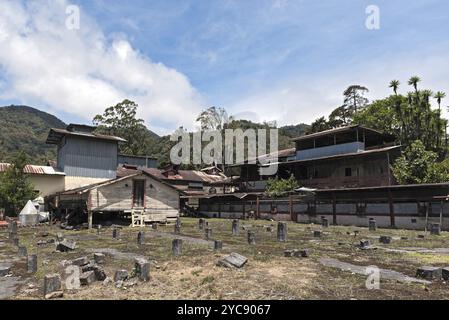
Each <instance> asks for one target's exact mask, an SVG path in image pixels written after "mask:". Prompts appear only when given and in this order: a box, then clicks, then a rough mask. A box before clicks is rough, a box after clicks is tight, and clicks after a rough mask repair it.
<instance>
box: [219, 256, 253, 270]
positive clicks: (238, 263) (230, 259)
mask: <svg viewBox="0 0 449 320" xmlns="http://www.w3.org/2000/svg"><path fill="white" fill-rule="evenodd" d="M247 261H248V258H247V257H245V256H242V255H241V254H238V253H235V252H232V253H231V254H230V255H228V256H226V257H224V258H223V259H220V260H218V261H217V266H222V267H226V268H242V267H243V266H244V265H245V264H246V262H247Z"/></svg>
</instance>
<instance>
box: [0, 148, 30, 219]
mask: <svg viewBox="0 0 449 320" xmlns="http://www.w3.org/2000/svg"><path fill="white" fill-rule="evenodd" d="M27 160H28V159H27V156H26V155H25V153H24V152H19V153H18V154H17V155H15V157H14V158H13V161H12V163H11V165H10V166H9V167H8V168H7V170H6V171H5V172H4V173H3V174H0V207H2V208H5V209H6V213H7V214H9V215H13V216H16V215H18V214H19V212H20V210H21V209H22V208H23V207H24V206H25V204H26V203H27V201H28V200H33V199H34V198H35V197H36V196H37V194H36V192H35V191H34V187H33V185H32V184H31V182H30V181H29V180H28V177H27V175H26V174H25V173H24V170H23V169H24V168H25V165H26V164H27Z"/></svg>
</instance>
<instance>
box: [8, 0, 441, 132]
mask: <svg viewBox="0 0 449 320" xmlns="http://www.w3.org/2000/svg"><path fill="white" fill-rule="evenodd" d="M370 5H375V6H376V7H377V8H378V9H379V28H375V29H372V28H367V26H366V21H367V19H368V21H372V20H370V18H371V17H372V16H371V15H372V11H368V12H367V11H366V10H367V7H369V6H370ZM74 8H75V9H74ZM77 9H79V24H77V21H78V20H77V18H76V17H77V15H76V12H75V11H76V10H77ZM74 10H75V11H74ZM448 21H449V2H448V1H446V0H415V1H411V0H396V1H391V0H384V1H381V0H370V1H364V0H322V1H315V0H245V1H240V0H235V1H234V0H220V1H218V0H182V1H181V0H180V1H177V0H170V1H167V0H128V1H122V0H89V1H82V0H73V1H67V0H52V1H51V0H39V1H20V0H0V105H10V104H25V105H30V106H33V107H37V108H38V109H41V110H43V111H47V112H50V113H53V114H55V115H57V116H58V117H60V118H61V119H62V120H63V121H65V122H78V123H90V122H91V120H92V118H93V116H94V115H96V114H98V113H102V111H103V110H104V109H105V108H107V107H109V106H111V105H115V104H116V103H118V102H120V101H122V100H123V99H125V98H128V99H131V100H133V101H135V102H136V103H138V104H139V116H140V117H141V118H143V119H144V120H145V123H146V125H147V126H148V127H149V128H150V129H151V130H153V131H155V132H156V133H159V134H167V133H170V132H172V131H173V130H175V129H176V128H178V127H179V126H184V127H185V128H189V129H193V128H194V127H195V126H196V124H195V119H196V117H197V115H198V114H199V113H200V112H201V110H203V109H205V108H207V107H210V106H217V107H223V108H225V109H226V110H227V111H228V113H229V114H231V115H234V116H236V117H237V118H245V119H249V120H253V121H273V120H275V121H277V123H278V124H279V125H289V124H298V123H310V122H312V121H313V120H314V119H316V118H318V117H320V116H323V115H327V114H329V113H330V112H331V111H332V110H333V109H334V108H335V107H337V106H340V105H341V104H342V100H343V98H342V92H343V91H344V89H346V87H348V86H349V85H352V84H360V85H363V86H366V87H367V88H368V89H369V90H370V91H369V93H368V95H367V97H368V98H369V99H370V100H375V99H381V98H383V97H385V96H387V95H389V94H390V93H391V89H390V88H388V84H389V82H390V81H391V80H393V79H398V80H399V81H400V82H401V86H400V89H399V91H400V92H401V93H407V92H408V91H410V90H411V88H410V86H408V85H407V80H408V79H409V78H410V77H411V76H414V75H418V76H419V77H420V78H421V79H422V82H421V84H420V86H421V87H422V88H426V89H431V90H433V91H435V92H436V91H444V92H447V93H448V98H446V101H443V105H444V106H446V105H449V77H448V76H447V75H448V74H449V63H448V59H449V54H448V53H449V41H448V40H449V23H448ZM445 109H446V108H445ZM445 116H446V117H448V116H449V115H448V114H447V112H446V114H445Z"/></svg>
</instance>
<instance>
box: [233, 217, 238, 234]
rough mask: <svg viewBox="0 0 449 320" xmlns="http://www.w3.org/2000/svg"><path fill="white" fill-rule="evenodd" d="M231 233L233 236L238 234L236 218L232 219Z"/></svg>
mask: <svg viewBox="0 0 449 320" xmlns="http://www.w3.org/2000/svg"><path fill="white" fill-rule="evenodd" d="M232 235H233V236H238V235H239V221H238V220H232Z"/></svg>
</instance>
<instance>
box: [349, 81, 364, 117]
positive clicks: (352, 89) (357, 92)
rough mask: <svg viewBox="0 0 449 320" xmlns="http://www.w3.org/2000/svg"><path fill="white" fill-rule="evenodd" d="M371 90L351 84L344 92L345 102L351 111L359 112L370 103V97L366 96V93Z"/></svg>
mask: <svg viewBox="0 0 449 320" xmlns="http://www.w3.org/2000/svg"><path fill="white" fill-rule="evenodd" d="M368 91H369V90H368V89H367V88H365V87H364V86H361V85H358V84H356V85H352V86H349V87H348V88H347V89H346V90H345V91H344V92H343V96H344V104H345V105H346V107H347V108H348V109H349V110H350V111H351V113H357V111H359V110H361V109H362V108H363V107H365V106H366V105H367V104H368V99H367V98H365V96H364V95H365V93H367V92H368Z"/></svg>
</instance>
